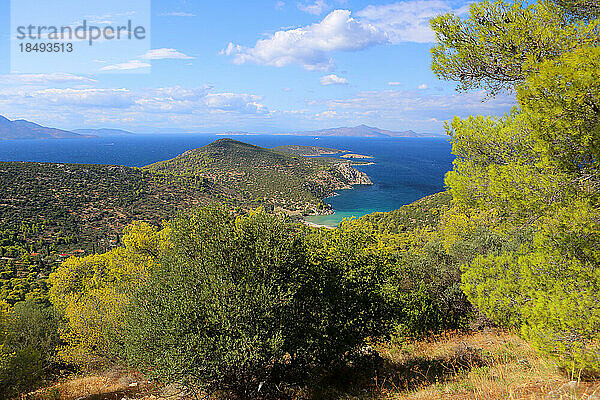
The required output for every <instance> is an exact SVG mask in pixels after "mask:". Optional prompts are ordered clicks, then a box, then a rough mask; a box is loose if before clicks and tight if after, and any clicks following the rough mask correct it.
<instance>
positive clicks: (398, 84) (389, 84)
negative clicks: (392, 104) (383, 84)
mask: <svg viewBox="0 0 600 400" xmlns="http://www.w3.org/2000/svg"><path fill="white" fill-rule="evenodd" d="M400 85H402V82H388V86H400Z"/></svg>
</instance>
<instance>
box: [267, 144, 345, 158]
mask: <svg viewBox="0 0 600 400" xmlns="http://www.w3.org/2000/svg"><path fill="white" fill-rule="evenodd" d="M273 150H275V151H281V152H284V153H290V154H296V155H298V156H304V157H315V156H330V155H334V154H339V153H347V152H348V150H339V149H332V148H329V147H319V146H301V145H296V144H288V145H283V146H277V147H273Z"/></svg>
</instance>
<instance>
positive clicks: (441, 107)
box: [308, 90, 516, 132]
mask: <svg viewBox="0 0 600 400" xmlns="http://www.w3.org/2000/svg"><path fill="white" fill-rule="evenodd" d="M485 98H486V93H485V92H484V91H477V92H468V93H452V94H431V93H430V92H428V91H421V90H381V91H365V92H359V93H357V94H355V95H354V96H351V97H348V98H339V99H334V100H316V101H311V102H309V103H308V105H309V106H311V107H315V108H317V109H318V108H321V109H323V110H326V111H335V112H336V113H337V116H338V117H339V118H341V119H343V120H346V121H356V120H357V119H358V118H359V117H363V116H369V118H371V119H370V120H368V121H367V120H365V122H364V123H367V122H368V123H370V124H375V125H378V124H380V123H381V122H386V124H387V125H392V126H393V125H399V126H407V127H408V126H409V125H407V124H406V123H401V122H402V121H417V120H419V121H423V118H424V117H423V116H427V121H428V122H422V124H423V125H424V126H428V127H429V128H427V129H428V130H431V127H432V126H435V127H436V129H435V130H436V131H438V132H441V130H442V126H443V123H442V122H443V121H445V120H448V119H451V118H453V117H454V116H455V115H459V116H461V117H466V116H468V115H472V114H481V115H489V114H494V115H498V114H501V113H504V112H508V111H509V110H510V109H511V108H512V107H513V106H514V105H515V104H516V101H515V97H514V96H512V95H499V96H496V97H494V98H492V99H490V100H488V101H485V102H484V101H483V100H484V99H485ZM431 119H435V120H436V121H437V122H435V123H433V122H432V120H431ZM414 128H418V129H422V128H420V127H419V126H415V127H414ZM414 128H411V129H414Z"/></svg>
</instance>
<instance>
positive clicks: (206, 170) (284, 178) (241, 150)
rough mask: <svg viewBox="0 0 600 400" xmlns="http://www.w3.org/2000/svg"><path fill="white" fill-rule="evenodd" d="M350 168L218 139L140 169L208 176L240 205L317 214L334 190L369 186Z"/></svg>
mask: <svg viewBox="0 0 600 400" xmlns="http://www.w3.org/2000/svg"><path fill="white" fill-rule="evenodd" d="M351 165H352V164H351V163H350V162H347V161H344V160H338V159H332V158H305V157H301V156H297V155H293V154H288V153H284V152H280V151H276V150H271V149H265V148H261V147H258V146H254V145H250V144H246V143H242V142H238V141H235V140H231V139H220V140H217V141H216V142H214V143H211V144H209V145H207V146H204V147H201V148H199V149H194V150H190V151H187V152H185V153H183V154H181V155H179V156H177V157H175V158H173V159H171V160H166V161H161V162H157V163H155V164H152V165H149V166H147V167H145V168H146V169H149V170H151V171H157V172H163V173H171V174H177V175H183V176H201V177H203V178H207V179H208V180H209V181H210V182H214V183H218V184H219V185H223V186H224V187H226V188H228V189H229V190H231V191H232V192H235V193H237V194H239V195H240V196H241V198H242V201H243V202H249V203H257V202H258V203H260V202H264V201H268V202H270V203H272V204H274V205H275V206H279V207H281V208H283V209H286V210H290V211H299V212H303V211H311V212H316V211H317V210H319V209H322V208H323V207H324V204H323V202H322V201H321V199H323V198H325V197H328V196H330V195H332V194H333V193H334V191H335V190H338V189H348V188H351V187H352V185H356V184H366V185H369V184H372V182H371V180H370V179H369V177H368V176H367V175H366V174H365V173H363V172H360V171H358V170H356V169H354V168H352V166H351Z"/></svg>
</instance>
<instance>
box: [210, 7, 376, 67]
mask: <svg viewBox="0 0 600 400" xmlns="http://www.w3.org/2000/svg"><path fill="white" fill-rule="evenodd" d="M385 42H387V36H386V35H385V33H384V32H382V31H381V30H380V29H378V28H376V27H375V26H373V25H371V24H368V23H363V22H361V21H359V20H357V19H355V18H352V17H351V16H350V11H348V10H335V11H332V12H331V13H330V14H329V15H327V16H326V17H325V18H324V19H323V20H322V21H321V22H319V23H315V24H312V25H308V26H305V27H301V28H297V29H290V30H281V31H278V32H276V33H275V34H274V35H272V36H271V37H269V38H267V39H261V40H259V41H258V42H256V44H255V46H254V47H244V46H240V45H237V44H233V43H229V45H228V46H227V48H225V49H224V50H222V52H221V53H222V54H225V55H228V56H232V57H233V60H234V62H235V63H236V64H244V63H247V62H252V63H256V64H261V65H270V66H275V67H284V66H287V65H291V64H298V65H302V66H303V67H304V68H305V69H307V70H318V71H329V70H331V69H333V67H334V63H333V60H332V59H331V57H330V53H331V52H333V51H355V50H361V49H364V48H367V47H370V46H374V45H377V44H380V43H385Z"/></svg>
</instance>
